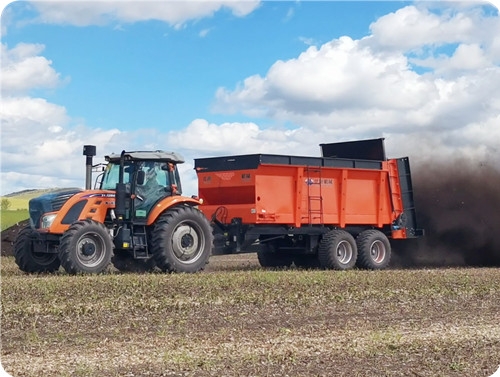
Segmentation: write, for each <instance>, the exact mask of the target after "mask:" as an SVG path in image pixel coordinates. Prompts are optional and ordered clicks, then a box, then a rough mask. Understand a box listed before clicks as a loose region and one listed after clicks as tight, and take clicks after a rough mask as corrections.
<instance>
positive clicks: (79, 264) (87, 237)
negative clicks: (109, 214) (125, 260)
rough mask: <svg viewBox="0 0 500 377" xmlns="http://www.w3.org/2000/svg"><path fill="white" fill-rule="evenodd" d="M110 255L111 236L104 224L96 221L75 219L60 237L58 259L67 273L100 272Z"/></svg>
mask: <svg viewBox="0 0 500 377" xmlns="http://www.w3.org/2000/svg"><path fill="white" fill-rule="evenodd" d="M112 255H113V242H112V240H111V236H110V234H109V233H108V230H107V229H106V227H105V226H104V224H102V223H99V222H97V221H93V220H83V221H77V222H75V223H73V224H72V225H71V226H70V227H69V228H68V229H67V230H66V231H65V232H64V233H63V235H62V237H61V242H60V245H59V259H60V260H61V265H62V266H63V267H64V269H65V270H66V272H68V273H69V274H78V273H86V274H97V273H100V272H102V271H103V270H104V269H105V268H106V267H107V266H108V265H109V263H110V261H111V257H112Z"/></svg>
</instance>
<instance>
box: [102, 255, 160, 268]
mask: <svg viewBox="0 0 500 377" xmlns="http://www.w3.org/2000/svg"><path fill="white" fill-rule="evenodd" d="M111 263H112V264H113V266H114V267H115V268H116V269H117V270H118V271H121V272H139V273H141V272H151V271H153V270H154V269H155V267H156V263H155V261H154V259H153V258H152V257H151V258H149V259H137V258H134V256H133V255H132V254H130V253H128V252H118V253H115V254H114V255H113V257H112V258H111Z"/></svg>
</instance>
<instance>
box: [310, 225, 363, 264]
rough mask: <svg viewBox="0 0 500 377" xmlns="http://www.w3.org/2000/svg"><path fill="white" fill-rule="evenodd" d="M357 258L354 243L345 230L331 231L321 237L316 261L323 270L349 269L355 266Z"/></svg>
mask: <svg viewBox="0 0 500 377" xmlns="http://www.w3.org/2000/svg"><path fill="white" fill-rule="evenodd" d="M357 256H358V251H357V246H356V241H355V240H354V237H353V236H351V235H350V234H349V233H348V232H346V231H345V230H339V229H334V230H331V231H329V232H328V233H326V234H325V235H324V236H323V238H322V239H321V241H320V243H319V247H318V259H319V263H320V265H321V267H323V268H326V269H334V270H348V269H351V268H353V267H354V265H355V264H356V258H357Z"/></svg>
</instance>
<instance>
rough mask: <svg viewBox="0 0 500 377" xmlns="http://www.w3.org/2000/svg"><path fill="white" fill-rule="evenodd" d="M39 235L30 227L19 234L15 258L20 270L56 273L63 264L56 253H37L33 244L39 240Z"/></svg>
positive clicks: (15, 246)
mask: <svg viewBox="0 0 500 377" xmlns="http://www.w3.org/2000/svg"><path fill="white" fill-rule="evenodd" d="M38 237H39V236H38V233H37V232H36V231H35V230H33V229H32V228H31V227H30V226H27V227H25V228H23V229H21V231H20V232H19V234H18V236H17V238H16V241H15V242H14V256H15V260H16V264H17V265H18V266H19V269H20V270H21V271H24V272H30V273H38V272H55V271H57V270H58V269H59V266H60V265H61V263H60V262H59V258H58V256H57V254H55V253H35V252H34V251H33V242H36V241H37V239H38Z"/></svg>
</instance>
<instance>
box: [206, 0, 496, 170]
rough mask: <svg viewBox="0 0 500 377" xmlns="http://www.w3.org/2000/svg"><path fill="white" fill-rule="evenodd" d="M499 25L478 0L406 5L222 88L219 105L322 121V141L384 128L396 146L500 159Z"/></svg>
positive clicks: (311, 123)
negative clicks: (358, 32)
mask: <svg viewBox="0 0 500 377" xmlns="http://www.w3.org/2000/svg"><path fill="white" fill-rule="evenodd" d="M447 5H449V3H447ZM499 27H500V21H499V17H498V16H488V15H486V14H483V11H482V9H481V7H477V6H471V5H470V4H469V5H468V6H463V7H461V8H459V9H455V10H453V9H452V8H449V9H447V10H442V11H440V12H438V13H437V14H434V13H432V12H431V11H430V10H428V9H426V8H424V5H422V4H421V5H420V6H419V7H416V6H409V7H405V8H402V9H400V10H399V11H397V12H394V13H391V14H389V15H386V16H383V17H381V18H380V19H379V20H377V21H376V22H375V23H373V24H372V26H371V31H372V34H371V35H370V36H368V37H366V38H362V39H360V40H352V39H351V38H349V37H341V38H338V39H334V40H332V41H330V42H328V43H325V44H323V45H322V46H320V47H319V48H318V47H314V46H312V47H309V48H308V49H307V50H306V51H304V52H303V53H302V54H300V56H298V57H297V58H295V59H290V60H287V61H278V62H276V63H274V64H273V65H272V66H271V67H270V69H269V70H268V72H267V74H266V75H265V76H259V75H254V76H250V77H248V78H246V79H244V80H243V81H242V82H241V83H240V84H238V85H237V86H236V87H235V88H234V89H228V88H219V89H218V90H217V93H216V98H217V101H218V102H217V103H216V105H215V109H216V110H218V111H221V112H223V111H227V112H232V113H237V112H241V113H244V114H246V115H248V116H260V117H269V118H272V119H275V120H277V121H280V122H281V121H287V122H292V123H294V124H296V125H297V127H298V130H299V129H300V130H301V132H303V130H310V131H313V132H311V133H309V134H308V137H305V138H303V140H304V143H306V142H308V143H311V144H313V145H317V144H318V143H321V142H330V141H334V140H346V139H357V138H369V137H380V136H384V137H386V139H387V145H388V154H389V155H392V153H391V150H393V151H394V153H395V154H396V155H398V154H400V155H413V156H415V159H417V160H418V159H422V155H423V154H428V155H432V156H435V157H436V158H439V157H441V158H446V157H451V156H455V157H456V156H462V157H463V156H465V157H470V158H474V159H483V160H484V159H491V158H492V159H494V160H495V161H498V162H500V152H499V151H498V146H499V144H498V140H500V139H499V138H498V137H495V136H496V135H497V134H498V132H499V131H498V130H499V129H500V124H499V118H498V114H499V113H500V107H499V101H498V100H497V99H498V98H500V67H499V66H498V63H499V60H498V46H499V43H498V38H497V37H496V35H498V30H500V29H499ZM449 44H453V45H449ZM447 46H449V48H448V50H446V49H445V50H443V48H444V47H447ZM416 56H420V58H416ZM414 65H417V66H419V67H417V69H415V68H414ZM422 67H425V68H431V70H430V71H429V70H426V71H421V70H420V68H422Z"/></svg>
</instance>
